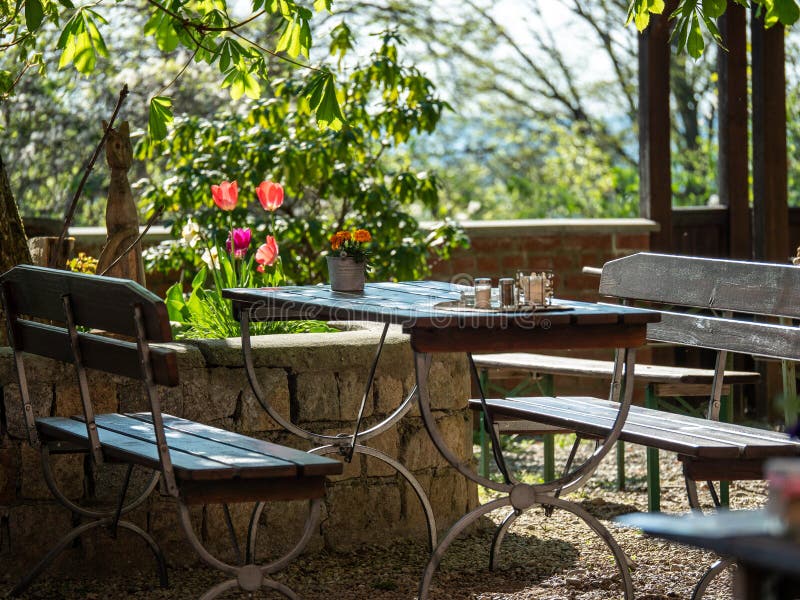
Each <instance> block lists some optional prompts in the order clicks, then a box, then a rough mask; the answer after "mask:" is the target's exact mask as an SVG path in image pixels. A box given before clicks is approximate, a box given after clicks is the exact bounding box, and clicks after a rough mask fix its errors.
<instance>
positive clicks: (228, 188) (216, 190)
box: [211, 181, 239, 210]
mask: <svg viewBox="0 0 800 600" xmlns="http://www.w3.org/2000/svg"><path fill="white" fill-rule="evenodd" d="M211 195H212V196H213V198H214V204H216V205H217V206H219V207H220V208H221V209H222V210H233V209H234V208H236V202H237V201H238V200H239V186H238V185H237V184H236V182H235V181H234V182H232V183H231V182H228V181H223V182H222V183H220V184H219V185H212V186H211Z"/></svg>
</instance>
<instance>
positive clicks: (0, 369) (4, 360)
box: [0, 313, 17, 387]
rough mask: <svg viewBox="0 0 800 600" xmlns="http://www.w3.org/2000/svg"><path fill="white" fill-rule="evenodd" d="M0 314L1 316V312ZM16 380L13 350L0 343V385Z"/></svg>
mask: <svg viewBox="0 0 800 600" xmlns="http://www.w3.org/2000/svg"><path fill="white" fill-rule="evenodd" d="M0 316H2V314H1V313H0ZM16 381H17V375H16V371H15V369H14V351H13V350H11V348H9V347H8V346H5V345H4V344H0V387H3V386H4V385H5V384H7V383H11V382H16Z"/></svg>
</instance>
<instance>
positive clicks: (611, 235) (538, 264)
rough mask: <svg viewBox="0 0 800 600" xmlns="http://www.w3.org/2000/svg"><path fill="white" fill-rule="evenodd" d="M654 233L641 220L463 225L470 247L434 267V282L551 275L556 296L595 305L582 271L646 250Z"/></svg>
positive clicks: (591, 282)
mask: <svg viewBox="0 0 800 600" xmlns="http://www.w3.org/2000/svg"><path fill="white" fill-rule="evenodd" d="M653 227H654V225H653V224H652V222H650V221H646V220H644V219H630V220H619V219H593V220H584V219H580V220H569V219H564V220H530V221H506V222H503V223H486V222H484V223H481V222H474V223H467V224H465V229H466V230H467V235H468V236H469V238H470V241H471V247H470V248H469V249H465V250H460V251H458V252H457V253H455V255H454V256H453V257H452V259H451V260H449V261H445V262H442V263H439V264H436V265H434V267H433V277H434V279H441V280H451V279H459V278H463V277H464V276H472V277H476V276H478V277H492V278H493V279H494V282H495V285H496V282H497V278H499V277H512V276H514V274H515V273H516V271H517V270H551V271H553V272H554V273H555V276H556V278H555V290H556V296H558V297H562V298H572V299H576V300H597V298H598V296H597V283H598V280H597V277H595V276H593V275H585V274H584V273H582V271H581V269H582V268H583V267H584V266H590V267H602V266H603V264H604V263H605V262H607V261H609V260H611V259H613V258H618V257H620V256H626V255H628V254H633V253H635V252H641V251H644V250H647V249H649V246H650V244H649V240H650V236H649V231H650V230H652V229H653Z"/></svg>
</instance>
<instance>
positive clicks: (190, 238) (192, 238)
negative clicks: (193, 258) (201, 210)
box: [181, 219, 200, 248]
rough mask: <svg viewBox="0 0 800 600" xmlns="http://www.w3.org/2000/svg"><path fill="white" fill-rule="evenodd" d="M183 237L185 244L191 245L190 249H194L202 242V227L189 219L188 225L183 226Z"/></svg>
mask: <svg viewBox="0 0 800 600" xmlns="http://www.w3.org/2000/svg"><path fill="white" fill-rule="evenodd" d="M181 237H182V238H183V241H184V242H186V243H187V244H189V246H190V247H192V248H194V247H195V246H197V243H198V242H199V241H200V226H199V225H198V224H197V223H195V222H194V221H192V220H191V219H189V221H188V222H187V223H186V225H184V226H183V229H181Z"/></svg>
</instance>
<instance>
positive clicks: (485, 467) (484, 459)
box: [478, 370, 489, 479]
mask: <svg viewBox="0 0 800 600" xmlns="http://www.w3.org/2000/svg"><path fill="white" fill-rule="evenodd" d="M479 381H480V385H481V389H483V390H485V389H486V386H487V384H488V382H489V373H487V372H486V370H482V371H481V374H480V378H479ZM478 441H479V442H480V445H481V457H480V464H479V465H478V473H480V475H481V476H482V477H486V478H487V479H488V478H489V436H488V435H486V419H485V418H484V416H483V413H481V415H480V422H479V424H478Z"/></svg>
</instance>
